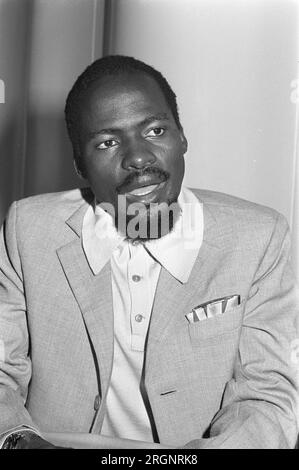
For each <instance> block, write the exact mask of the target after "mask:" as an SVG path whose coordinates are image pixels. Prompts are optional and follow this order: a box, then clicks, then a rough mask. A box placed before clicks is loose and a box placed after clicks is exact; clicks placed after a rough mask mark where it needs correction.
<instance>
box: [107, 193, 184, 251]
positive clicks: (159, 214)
mask: <svg viewBox="0 0 299 470" xmlns="http://www.w3.org/2000/svg"><path fill="white" fill-rule="evenodd" d="M130 206H131V207H130ZM130 206H129V209H128V207H127V211H126V216H125V224H124V223H123V222H124V217H123V216H122V217H120V216H119V215H118V214H116V219H115V224H116V228H117V230H118V231H119V232H120V233H121V234H122V235H124V236H125V237H126V239H127V240H128V241H130V242H135V243H136V242H137V243H144V242H151V241H153V240H157V239H159V238H161V237H163V236H165V235H167V234H168V233H170V232H171V231H172V230H173V228H174V226H175V224H176V222H177V220H178V219H179V217H180V214H181V208H180V206H179V204H178V201H177V197H176V198H174V199H173V200H168V201H167V202H163V203H160V204H158V203H150V204H142V205H139V204H137V205H134V204H131V205H130ZM121 222H122V223H121ZM124 225H125V227H124Z"/></svg>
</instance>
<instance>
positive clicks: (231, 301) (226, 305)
mask: <svg viewBox="0 0 299 470" xmlns="http://www.w3.org/2000/svg"><path fill="white" fill-rule="evenodd" d="M240 301H241V297H240V295H238V294H234V295H228V296H227V297H222V298H220V299H214V300H210V301H209V302H205V303H203V304H200V305H198V306H197V307H194V308H193V309H192V310H191V312H189V313H188V314H187V315H185V317H186V318H187V320H188V322H189V323H195V322H198V321H201V320H206V319H207V318H212V317H215V316H216V315H222V314H223V313H225V312H226V311H227V310H230V309H231V308H233V307H237V306H238V305H240Z"/></svg>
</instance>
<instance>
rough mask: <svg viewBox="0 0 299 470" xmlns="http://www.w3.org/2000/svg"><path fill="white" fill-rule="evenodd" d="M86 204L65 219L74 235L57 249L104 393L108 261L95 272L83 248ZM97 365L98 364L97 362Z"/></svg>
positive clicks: (108, 360)
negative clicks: (82, 229) (82, 228)
mask: <svg viewBox="0 0 299 470" xmlns="http://www.w3.org/2000/svg"><path fill="white" fill-rule="evenodd" d="M87 207H88V205H87V204H83V206H81V207H80V208H79V209H78V210H77V211H76V212H75V213H74V214H73V215H72V216H71V217H70V218H69V219H68V220H67V224H68V225H69V226H70V227H71V228H72V230H73V231H74V232H75V234H76V235H75V237H76V238H75V239H74V240H72V241H71V242H69V243H68V244H66V245H64V246H62V247H60V248H59V249H58V250H57V255H58V258H59V260H60V263H61V265H62V268H63V271H64V273H65V276H66V278H67V280H68V283H69V286H70V288H71V290H72V292H73V294H74V297H75V298H76V300H77V303H78V305H79V308H80V310H81V313H82V316H83V319H84V323H85V326H86V330H87V334H88V336H89V339H90V341H91V343H92V348H93V350H94V352H95V355H96V359H95V360H96V361H98V363H99V369H100V371H99V372H100V374H99V375H100V383H101V394H102V396H104V394H105V392H106V389H107V386H108V383H109V377H110V372H111V367H112V359H113V307H112V305H113V304H112V290H111V274H110V263H107V264H106V265H105V267H104V268H103V269H102V270H101V271H100V273H99V274H98V275H96V276H95V275H94V274H93V272H92V270H91V269H90V267H89V264H88V262H87V259H86V257H85V254H84V251H83V249H82V242H81V238H80V237H79V236H80V235H81V227H82V221H83V217H84V214H85V212H86V210H87ZM96 367H97V364H96Z"/></svg>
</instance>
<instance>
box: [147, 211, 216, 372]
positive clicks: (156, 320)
mask: <svg viewBox="0 0 299 470" xmlns="http://www.w3.org/2000/svg"><path fill="white" fill-rule="evenodd" d="M203 208H204V238H203V242H202V246H201V248H200V250H199V253H198V256H197V259H196V262H195V264H194V266H193V269H192V272H191V274H190V277H189V279H188V282H187V283H186V284H182V283H180V282H179V281H178V280H177V279H175V278H174V277H173V276H172V275H171V274H169V273H168V272H167V271H166V270H165V269H164V268H162V269H161V273H160V278H159V282H158V286H157V291H156V296H155V301H154V305H153V311H152V316H151V323H150V328H149V333H148V341H147V353H146V374H147V379H148V377H149V374H150V371H151V369H152V367H153V366H154V364H155V362H156V361H155V355H156V352H157V351H158V350H159V348H160V344H161V342H162V341H163V338H164V336H165V335H166V334H167V331H168V329H169V328H170V326H171V325H172V323H173V322H174V321H176V320H177V319H179V318H181V317H182V318H184V316H185V314H186V313H188V312H189V311H190V310H191V309H192V308H193V307H194V306H195V305H196V304H198V303H201V301H202V302H204V301H205V300H206V295H207V291H208V290H211V289H212V288H213V282H214V281H213V278H214V276H213V272H214V267H215V264H217V260H218V259H219V250H220V248H219V246H220V239H219V237H220V233H219V230H218V229H217V223H216V221H215V220H214V218H213V215H212V213H211V212H210V210H209V208H208V207H206V206H205V205H204V206H203ZM200 299H202V300H200Z"/></svg>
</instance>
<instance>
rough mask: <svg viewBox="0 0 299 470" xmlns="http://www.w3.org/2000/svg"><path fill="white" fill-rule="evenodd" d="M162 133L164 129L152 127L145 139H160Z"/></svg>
mask: <svg viewBox="0 0 299 470" xmlns="http://www.w3.org/2000/svg"><path fill="white" fill-rule="evenodd" d="M164 132H165V129H164V127H154V128H153V129H151V130H150V131H149V132H148V133H147V134H146V136H147V137H160V136H161V135H163V134H164Z"/></svg>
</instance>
